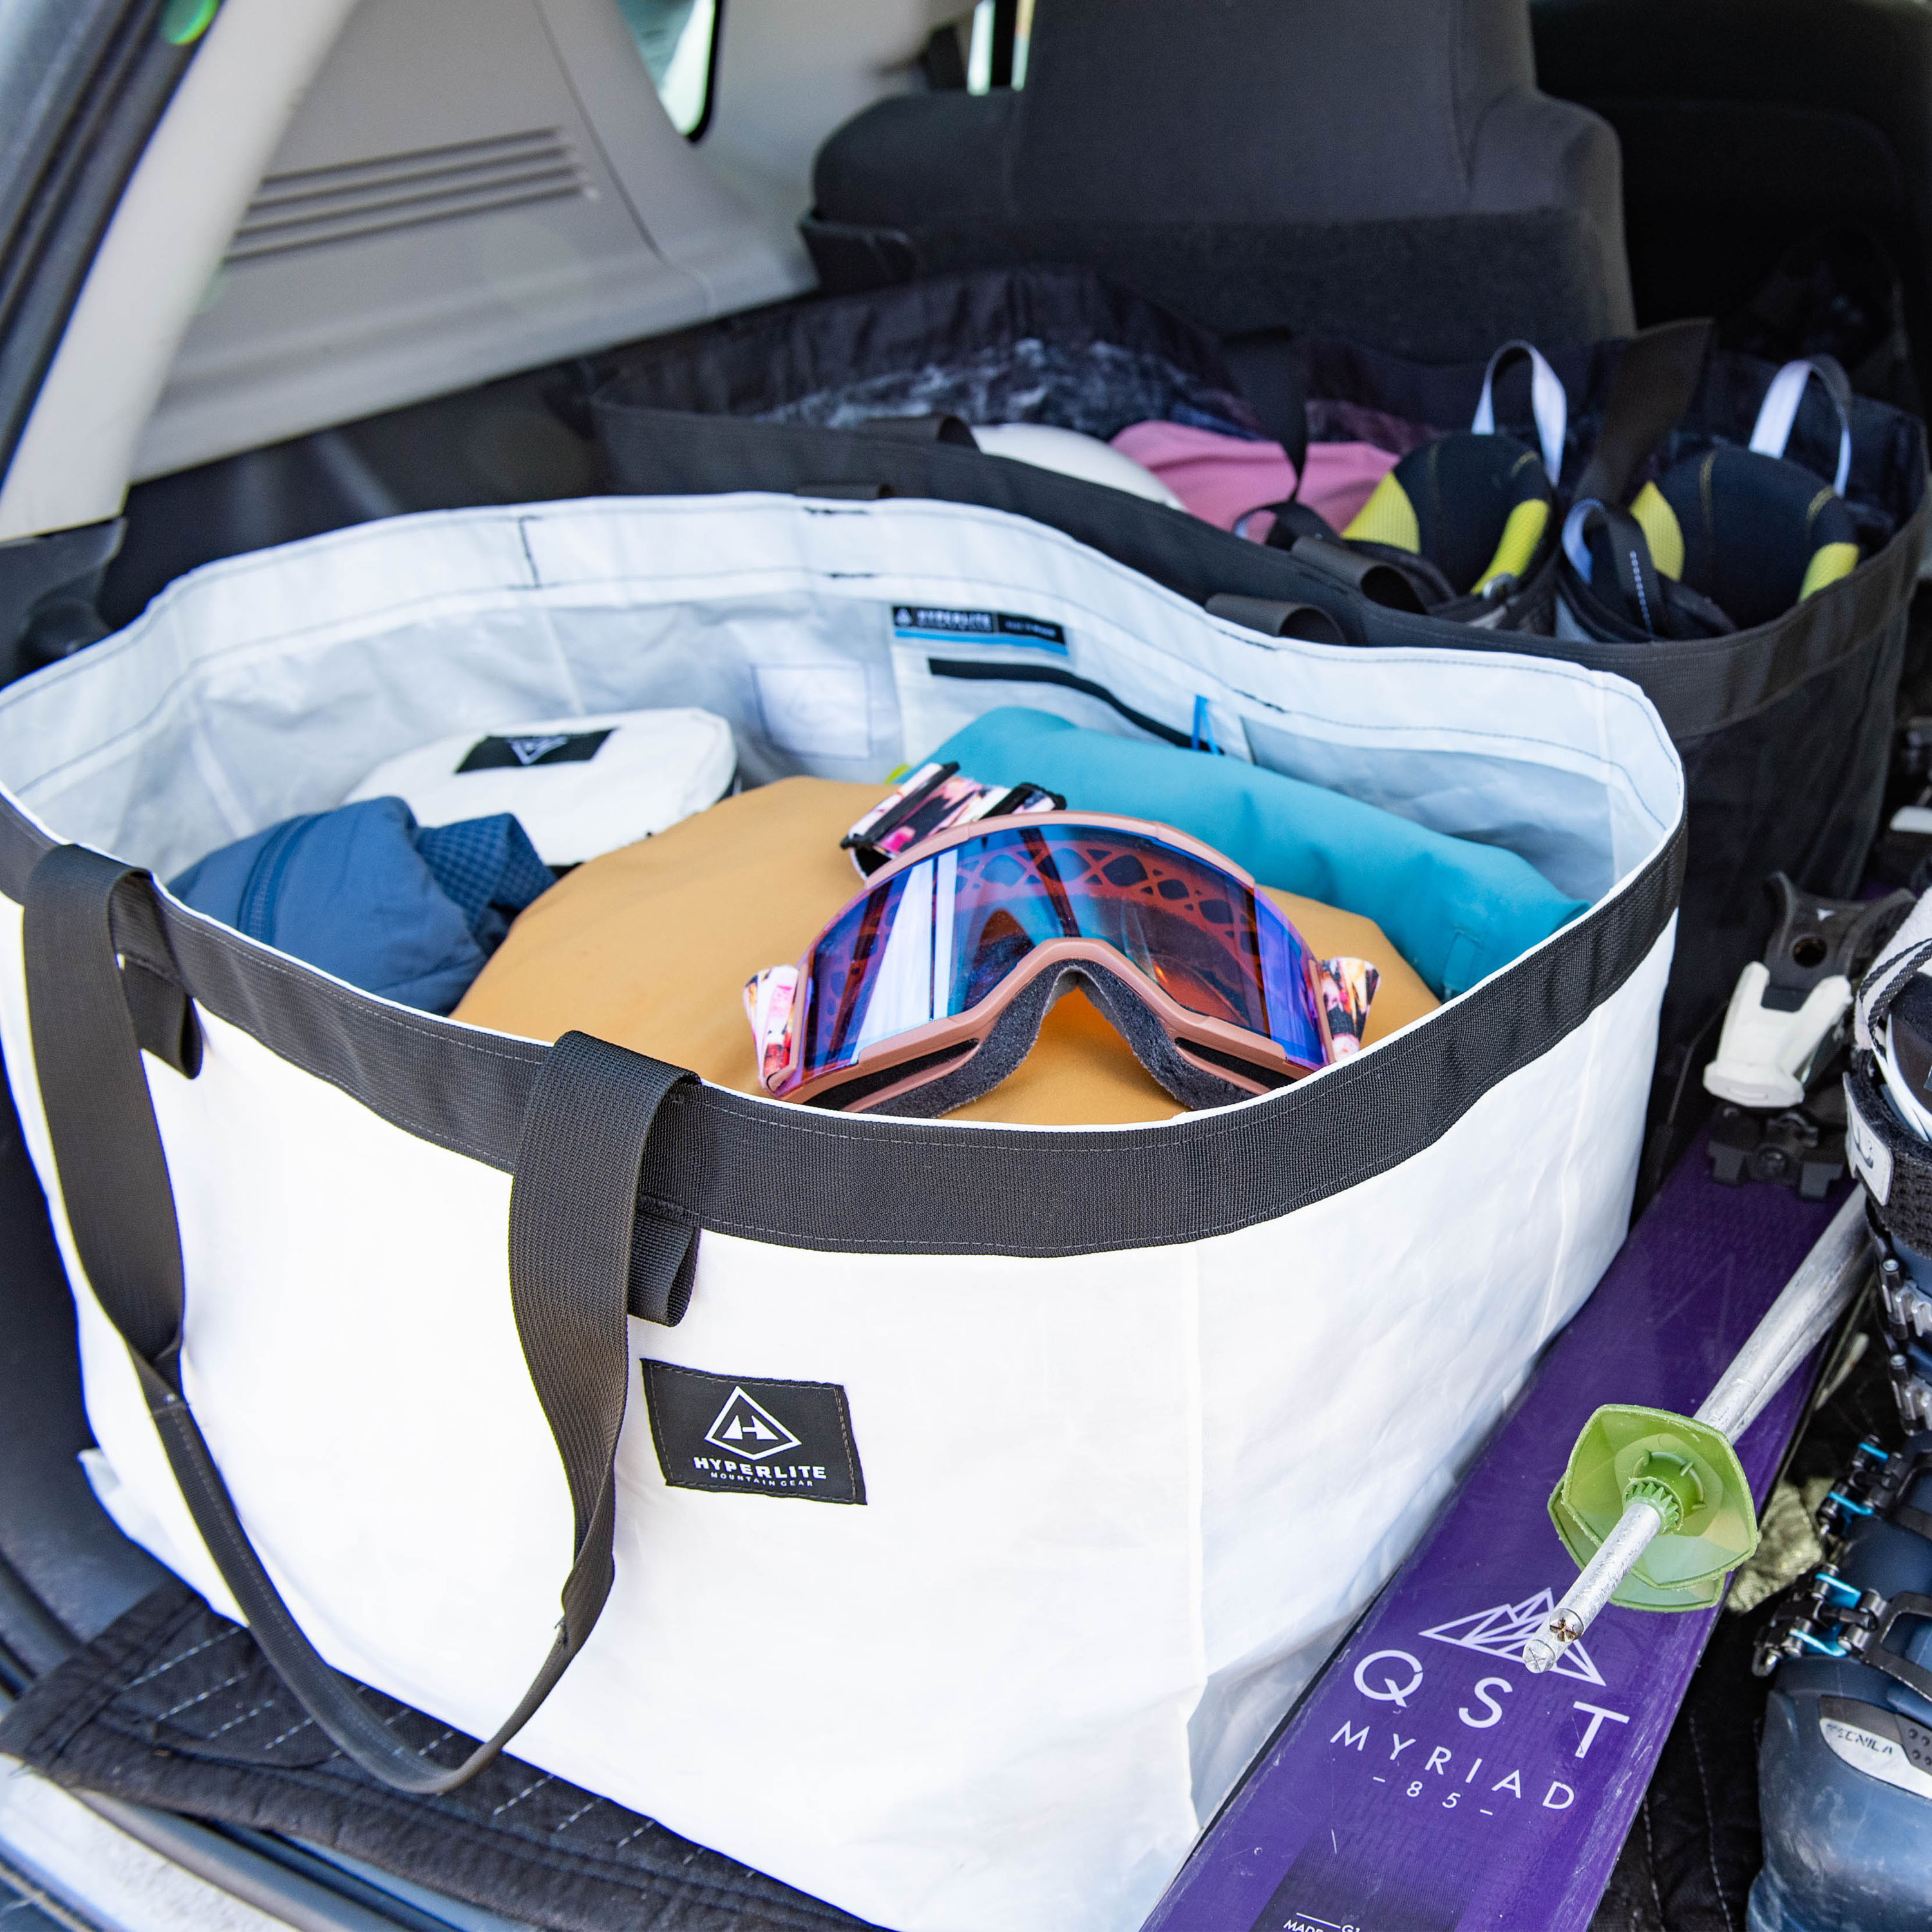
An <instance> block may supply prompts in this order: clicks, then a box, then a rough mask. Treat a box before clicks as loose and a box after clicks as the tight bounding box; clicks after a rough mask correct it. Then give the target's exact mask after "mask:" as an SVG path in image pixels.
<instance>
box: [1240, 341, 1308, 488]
mask: <svg viewBox="0 0 1932 1932" xmlns="http://www.w3.org/2000/svg"><path fill="white" fill-rule="evenodd" d="M1221 353H1222V355H1223V356H1224V357H1225V358H1226V361H1227V364H1228V367H1229V371H1231V372H1232V374H1233V376H1234V378H1235V386H1236V387H1237V388H1238V389H1240V391H1241V395H1242V396H1243V398H1244V399H1245V400H1246V401H1247V404H1248V406H1249V407H1250V408H1251V409H1252V410H1253V411H1254V413H1255V420H1256V422H1258V423H1259V424H1260V425H1261V426H1262V434H1264V435H1265V436H1267V437H1270V438H1271V439H1272V440H1274V441H1275V442H1277V443H1280V445H1281V446H1282V448H1283V449H1285V450H1286V452H1288V460H1289V462H1290V463H1292V464H1293V465H1294V466H1295V487H1294V488H1293V490H1291V491H1290V492H1289V496H1291V498H1292V497H1296V496H1300V495H1301V472H1302V471H1303V469H1304V468H1305V467H1306V466H1307V462H1308V395H1307V389H1306V388H1305V386H1304V383H1303V381H1302V375H1301V359H1300V358H1299V357H1298V355H1297V354H1296V352H1295V342H1294V338H1292V336H1291V335H1289V332H1288V331H1287V330H1286V329H1250V330H1249V331H1248V332H1246V333H1245V334H1244V335H1228V336H1223V338H1222V339H1221Z"/></svg>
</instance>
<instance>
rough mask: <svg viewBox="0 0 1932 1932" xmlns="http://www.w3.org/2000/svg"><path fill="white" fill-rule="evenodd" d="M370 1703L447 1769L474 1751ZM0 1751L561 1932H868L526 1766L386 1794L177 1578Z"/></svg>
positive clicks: (42, 1697)
mask: <svg viewBox="0 0 1932 1932" xmlns="http://www.w3.org/2000/svg"><path fill="white" fill-rule="evenodd" d="M361 1694H362V1697H363V1699H364V1700H365V1702H366V1703H368V1705H369V1706H370V1707H371V1709H374V1710H376V1711H378V1712H380V1713H381V1714H382V1716H383V1719H384V1721H386V1723H389V1724H391V1725H392V1727H394V1728H395V1730H396V1731H397V1732H398V1733H399V1735H401V1736H402V1737H403V1738H404V1739H406V1740H407V1742H409V1743H410V1745H412V1746H413V1747H414V1748H416V1749H417V1750H419V1751H425V1752H426V1753H427V1754H428V1756H430V1757H432V1758H433V1759H434V1760H436V1761H437V1762H438V1763H449V1764H455V1763H460V1761H461V1759H462V1757H463V1754H464V1753H466V1751H469V1749H470V1748H471V1741H470V1740H469V1739H466V1738H463V1737H461V1736H458V1734H457V1733H455V1732H453V1731H451V1730H448V1729H446V1727H443V1725H440V1724H437V1722H436V1721H434V1719H433V1718H426V1717H425V1716H423V1715H422V1714H421V1713H420V1712H416V1711H413V1710H411V1709H409V1708H408V1706H406V1705H403V1704H399V1703H397V1701H396V1700H395V1699H394V1698H393V1697H384V1696H383V1694H381V1693H380V1691H372V1690H371V1689H369V1688H367V1687H366V1686H365V1687H364V1688H363V1689H362V1693H361ZM0 1751H7V1752H10V1753H11V1754H13V1756H14V1757H18V1758H20V1759H21V1760H23V1761H24V1762H25V1763H28V1764H29V1765H31V1766H33V1768H34V1769H35V1770H36V1771H39V1772H44V1773H45V1774H46V1776H48V1777H49V1778H52V1779H53V1780H54V1781H55V1782H56V1783H58V1784H65V1785H71V1786H75V1787H79V1788H80V1789H82V1790H88V1791H97V1792H102V1793H106V1794H107V1795H108V1796H110V1797H114V1798H120V1799H126V1800H127V1801H128V1802H130V1803H133V1804H139V1805H153V1806H155V1807H157V1808H160V1809H162V1810H164V1811H181V1812H187V1813H190V1814H193V1815H194V1816H196V1817H202V1818H208V1819H214V1820H218V1821H220V1823H224V1824H229V1825H242V1826H250V1827H252V1828H253V1829H256V1830H257V1831H265V1832H281V1833H283V1834H284V1835H287V1836H288V1837H290V1838H301V1839H305V1840H307V1841H308V1842H310V1843H312V1844H317V1845H324V1846H328V1847H329V1849H331V1850H333V1851H337V1852H346V1853H347V1854H348V1855H350V1856H351V1857H353V1858H361V1859H363V1860H365V1861H366V1862H368V1864H372V1865H375V1866H377V1867H380V1868H381V1869H382V1870H385V1871H389V1872H394V1873H397V1874H398V1875H399V1876H403V1877H406V1878H408V1879H413V1881H415V1882H416V1883H417V1884H419V1885H428V1886H430V1887H431V1888H433V1889H434V1890H436V1891H441V1892H444V1893H446V1894H449V1896H451V1897H455V1898H461V1899H466V1900H469V1902H470V1903H472V1904H475V1905H479V1906H484V1907H485V1908H486V1909H488V1910H490V1911H492V1912H500V1913H502V1915H505V1917H507V1918H517V1919H524V1920H527V1921H529V1922H530V1923H531V1924H535V1925H540V1926H544V1927H553V1928H555V1932H864V1925H865V1921H863V1920H862V1919H857V1918H853V1917H852V1916H851V1915H850V1913H847V1912H841V1911H840V1910H839V1909H838V1908H837V1907H836V1906H830V1905H826V1904H823V1903H820V1901H819V1900H817V1899H815V1898H810V1897H807V1896H806V1895H805V1894H804V1893H803V1892H799V1891H793V1890H792V1888H790V1886H789V1885H781V1884H779V1883H778V1881H777V1880H776V1879H770V1878H766V1876H764V1875H763V1873H760V1872H756V1871H753V1870H751V1869H750V1868H749V1867H747V1866H745V1865H742V1864H739V1863H737V1862H736V1860H734V1859H731V1858H724V1857H721V1855H719V1854H718V1853H717V1852H712V1851H707V1850H706V1849H704V1848H703V1846H700V1845H694V1844H692V1843H691V1842H690V1841H688V1839H684V1838H679V1837H678V1836H677V1835H676V1833H675V1832H668V1831H667V1830H665V1829H664V1827H663V1826H661V1825H658V1824H655V1823H652V1820H649V1819H648V1818H641V1817H638V1815H637V1814H636V1813H635V1812H634V1811H625V1810H624V1809H623V1808H622V1807H621V1806H620V1805H613V1804H610V1803H609V1802H607V1801H606V1800H604V1799H601V1798H596V1797H593V1796H592V1795H591V1794H590V1793H589V1792H587V1791H580V1790H578V1789H577V1787H576V1786H574V1785H571V1784H564V1783H563V1782H562V1781H561V1780H560V1779H557V1778H548V1777H546V1776H545V1775H544V1774H543V1773H542V1772H539V1771H536V1770H533V1769H532V1768H531V1767H530V1766H529V1765H526V1764H522V1763H518V1762H517V1760H515V1759H514V1758H510V1757H499V1758H498V1759H497V1760H496V1762H495V1763H493V1764H491V1765H490V1766H487V1768H486V1769H484V1770H483V1771H482V1772H479V1773H478V1775H477V1776H476V1777H475V1778H472V1780H471V1781H469V1784H466V1785H464V1786H463V1787H461V1788H460V1790H456V1791H453V1792H451V1793H449V1794H448V1795H447V1796H443V1797H440V1798H405V1797H402V1796H398V1794H397V1793H394V1792H392V1791H389V1790H385V1789H384V1788H383V1787H382V1786H380V1785H379V1784H377V1783H376V1782H375V1781H374V1780H373V1779H372V1778H368V1777H367V1776H365V1775H364V1774H363V1773H362V1772H360V1771H359V1770H357V1769H356V1767H355V1766H353V1764H351V1763H350V1761H349V1760H347V1758H345V1757H344V1756H343V1755H342V1754H341V1752H340V1751H337V1750H335V1748H334V1747H333V1746H332V1745H331V1744H330V1743H329V1740H328V1739H326V1737H324V1736H323V1734H322V1733H321V1732H320V1730H318V1729H317V1727H316V1726H315V1725H314V1724H313V1723H311V1721H309V1720H308V1719H307V1718H305V1717H304V1715H302V1707H301V1706H300V1705H299V1704H298V1703H296V1700H295V1698H294V1697H293V1695H292V1694H290V1691H288V1690H287V1688H285V1687H284V1685H283V1684H282V1682H281V1679H279V1678H278V1677H277V1676H275V1673H274V1671H273V1670H271V1669H270V1668H269V1663H268V1660H267V1659H266V1658H264V1657H263V1655H262V1653H261V1652H260V1651H259V1650H258V1649H257V1648H256V1647H255V1644H254V1640H252V1639H251V1637H249V1635H248V1632H247V1631H245V1630H244V1629H243V1628H242V1627H241V1626H240V1625H238V1624H233V1623H230V1622H229V1621H228V1620H227V1619H226V1618H225V1617H221V1616H217V1615H216V1614H215V1613H214V1611H212V1610H210V1609H209V1608H208V1606H207V1605H206V1604H204V1603H203V1602H202V1601H201V1599H200V1598H199V1597H197V1596H196V1595H195V1594H194V1593H193V1592H192V1591H191V1590H190V1589H188V1588H187V1586H186V1585H185V1584H183V1583H178V1582H175V1580H172V1579H170V1580H169V1581H168V1582H167V1583H164V1584H163V1585H162V1586H160V1588H159V1589H157V1590H155V1591H154V1592H153V1593H152V1594H151V1595H149V1596H147V1597H145V1598H142V1601H140V1602H139V1603H138V1604H136V1605H135V1607H133V1609H132V1610H130V1611H128V1612H127V1614H126V1615H125V1616H123V1617H121V1618H120V1619H118V1621H117V1622H115V1623H113V1624H111V1625H109V1627H108V1628H107V1629H106V1630H105V1631H103V1632H102V1633H101V1635H100V1636H99V1637H96V1638H95V1640H94V1641H93V1642H92V1643H91V1644H89V1646H87V1647H86V1649H84V1650H83V1651H81V1652H79V1653H78V1654H77V1655H75V1656H74V1657H72V1658H69V1659H68V1661H67V1662H66V1663H65V1664H61V1665H60V1666H58V1667H57V1668H56V1669H55V1670H51V1671H49V1673H47V1675H46V1676H44V1677H42V1678H40V1679H38V1680H37V1682H35V1683H34V1685H32V1686H31V1688H29V1689H28V1691H26V1694H24V1695H23V1697H22V1698H21V1699H20V1702H19V1703H17V1704H16V1705H15V1706H13V1709H11V1710H10V1711H9V1712H7V1714H6V1716H5V1720H4V1721H0Z"/></svg>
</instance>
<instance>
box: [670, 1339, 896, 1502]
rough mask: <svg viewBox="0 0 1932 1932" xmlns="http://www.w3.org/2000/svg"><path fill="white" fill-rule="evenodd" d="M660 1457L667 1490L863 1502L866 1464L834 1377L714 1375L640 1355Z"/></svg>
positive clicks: (843, 1395)
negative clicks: (863, 1465)
mask: <svg viewBox="0 0 1932 1932" xmlns="http://www.w3.org/2000/svg"><path fill="white" fill-rule="evenodd" d="M641 1366H642V1367H643V1373H644V1404H645V1406H646V1409H649V1412H650V1418H651V1440H652V1442H653V1443H655V1445H656V1446H657V1452H658V1468H659V1469H661V1470H662V1471H663V1472H664V1481H666V1482H667V1483H668V1484H670V1486H671V1487H672V1488H673V1489H674V1490H736V1492H737V1493H739V1495H741V1496H798V1497H802V1499H805V1501H807V1502H820V1503H862V1502H864V1501H865V1472H863V1471H862V1469H860V1468H859V1451H858V1448H857V1446H856V1445H855V1444H854V1443H853V1440H852V1418H851V1415H850V1412H849V1411H848V1410H847V1408H846V1406H845V1391H844V1390H843V1389H842V1388H840V1387H839V1386H838V1384H837V1383H836V1382H764V1381H761V1380H758V1379H754V1378H753V1377H751V1376H712V1375H706V1374H705V1373H703V1371H701V1370H697V1369H683V1368H679V1367H677V1366H676V1364H673V1363H670V1362H653V1361H648V1360H646V1361H644V1362H643V1364H641Z"/></svg>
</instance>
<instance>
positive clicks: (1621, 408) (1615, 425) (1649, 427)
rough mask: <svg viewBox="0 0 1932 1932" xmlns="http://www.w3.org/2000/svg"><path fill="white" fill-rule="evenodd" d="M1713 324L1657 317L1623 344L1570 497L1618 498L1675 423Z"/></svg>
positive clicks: (1707, 351)
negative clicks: (1593, 445) (1651, 325)
mask: <svg viewBox="0 0 1932 1932" xmlns="http://www.w3.org/2000/svg"><path fill="white" fill-rule="evenodd" d="M1716 333H1717V325H1716V324H1715V323H1712V322H1709V321H1707V320H1702V319H1694V320H1691V321H1688V322H1664V323H1658V325H1657V326H1656V327H1655V328H1654V329H1645V330H1643V332H1641V333H1640V334H1639V335H1633V336H1632V337H1631V339H1630V340H1629V341H1628V342H1627V343H1625V344H1624V352H1623V354H1622V356H1621V357H1620V358H1619V360H1618V362H1617V366H1616V371H1615V373H1614V374H1613V375H1612V376H1611V377H1610V395H1609V397H1608V398H1607V401H1605V403H1604V416H1603V421H1602V422H1601V425H1599V426H1598V431H1597V444H1596V448H1595V449H1594V450H1593V451H1592V452H1591V455H1590V460H1589V462H1588V463H1586V464H1585V465H1584V466H1583V475H1581V476H1580V477H1579V478H1577V488H1576V491H1575V493H1574V501H1576V502H1582V501H1583V499H1585V498H1586V497H1592V496H1594V497H1596V498H1598V499H1599V500H1600V501H1601V502H1606V503H1621V502H1622V501H1623V500H1624V497H1625V494H1626V493H1627V492H1628V490H1629V488H1630V483H1631V478H1632V477H1634V475H1636V474H1637V467H1638V465H1639V464H1640V463H1642V462H1643V460H1644V458H1646V457H1647V456H1648V455H1649V454H1650V452H1652V450H1653V449H1655V448H1656V447H1657V446H1658V444H1659V443H1661V442H1662V441H1663V440H1664V438H1665V437H1667V436H1668V435H1669V434H1670V432H1671V431H1673V429H1675V428H1676V427H1677V425H1678V423H1679V420H1680V419H1682V416H1683V415H1684V413H1685V410H1688V409H1689V408H1690V407H1691V399H1692V398H1694V396H1695V395H1697V386H1698V384H1699V383H1701V382H1702V381H1703V378H1704V365H1705V364H1706V363H1707V362H1709V360H1710V359H1711V345H1712V341H1714V340H1715V336H1716Z"/></svg>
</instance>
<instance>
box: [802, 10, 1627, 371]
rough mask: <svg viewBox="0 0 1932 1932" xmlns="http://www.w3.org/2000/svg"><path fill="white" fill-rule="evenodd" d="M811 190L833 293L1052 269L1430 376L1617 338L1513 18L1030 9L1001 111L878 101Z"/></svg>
mask: <svg viewBox="0 0 1932 1932" xmlns="http://www.w3.org/2000/svg"><path fill="white" fill-rule="evenodd" d="M815 185H816V189H817V209H816V211H815V213H814V216H813V217H811V218H810V219H808V221H807V222H806V223H805V233H806V237H807V239H808V242H810V243H811V246H812V248H813V252H814V257H816V259H817V262H818V266H819V268H820V275H821V277H822V278H823V280H824V281H825V282H826V284H827V285H828V286H829V287H834V288H842V289H846V290H850V289H852V288H854V287H863V286H866V285H868V284H877V283H878V282H880V281H888V280H891V279H895V278H900V279H903V278H910V277H911V276H913V275H926V274H932V273H936V272H943V271H944V270H947V269H958V268H968V267H980V266H1001V265H1004V264H1008V263H1019V262H1030V261H1066V262H1073V263H1080V264H1082V265H1085V266H1092V267H1094V268H1097V269H1100V270H1101V271H1102V272H1104V273H1106V274H1107V275H1111V276H1112V277H1113V278H1115V279H1116V280H1118V281H1123V282H1125V283H1127V284H1128V285H1130V287H1135V288H1136V289H1138V290H1139V291H1141V292H1142V293H1144V294H1146V295H1148V296H1152V297H1153V298H1154V299H1156V300H1157V301H1160V302H1163V303H1165V304H1166V305H1168V306H1169V307H1172V308H1178V309H1179V310H1181V311H1182V312H1183V313H1184V314H1189V315H1191V316H1193V317H1194V318H1195V319H1196V320H1199V321H1200V322H1202V323H1205V324H1207V325H1208V326H1209V327H1211V328H1213V329H1217V330H1220V331H1222V332H1228V333H1236V332H1246V331H1250V330H1254V329H1264V328H1274V327H1281V326H1286V327H1290V328H1293V329H1298V330H1304V331H1309V330H1316V331H1322V332H1334V333H1338V334H1343V335H1350V336H1352V337H1354V338H1356V339H1358V340H1361V341H1367V342H1368V343H1370V344H1373V345H1374V346H1376V347H1382V348H1385V349H1388V350H1394V351H1396V352H1398V353H1405V354H1408V355H1411V356H1419V357H1422V358H1424V359H1441V360H1448V359H1458V358H1472V359H1473V358H1475V357H1477V356H1483V355H1486V354H1487V353H1488V352H1489V351H1490V350H1491V349H1493V347H1495V345H1496V343H1497V342H1498V341H1502V340H1504V339H1506V338H1509V337H1511V336H1515V335H1532V336H1534V337H1535V338H1536V339H1537V340H1538V341H1544V342H1547V343H1552V344H1563V343H1581V342H1584V341H1589V340H1592V339H1595V338H1601V337H1604V336H1607V335H1618V334H1620V333H1622V332H1625V330H1627V329H1628V327H1629V326H1630V323H1631V317H1632V310H1631V299H1630V292H1629V285H1628V270H1627V269H1626V267H1625V260H1624V254H1623V237H1622V200H1621V193H1620V177H1619V161H1618V156H1617V151H1616V138H1615V136H1613V134H1612V133H1610V130H1609V128H1608V127H1607V126H1606V125H1605V124H1604V123H1603V122H1601V121H1598V119H1596V118H1595V116H1594V115H1591V114H1589V113H1588V112H1587V111H1586V110H1582V109H1580V108H1577V107H1572V106H1570V105H1568V104H1561V103H1559V102H1556V101H1551V100H1550V99H1548V98H1546V97H1545V96H1544V95H1541V94H1539V93H1538V92H1537V90H1536V87H1535V74H1534V67H1533V62H1532V54H1531V43H1530V35H1529V17H1528V11H1527V7H1526V0H1357V4H1352V5H1349V7H1346V8H1337V7H1325V6H1322V5H1317V4H1316V0H1221V4H1217V5H1216V6H1214V7H1213V8H1211V9H1206V8H1195V9H1187V10H1181V9H1177V8H1175V7H1173V6H1172V5H1171V4H1163V0H1040V7H1039V10H1038V13H1037V17H1036V20H1035V23H1034V31H1033V38H1032V42H1031V55H1030V58H1029V61H1028V74H1027V81H1026V86H1025V89H1024V90H1023V91H1022V92H1018V93H1013V92H998V93H995V94H992V95H986V96H983V97H974V96H971V95H960V94H950V95H949V94H927V95H912V96H904V97H901V98H898V99H895V100H892V101H885V102H881V103H880V104H877V106H876V107H872V108H870V109H868V110H866V112H865V113H863V114H862V115H859V116H858V117H857V118H856V119H854V120H853V121H848V122H847V124H846V125H845V126H844V127H843V128H841V130H838V133H835V134H834V135H833V136H832V138H831V139H829V141H828V142H826V145H825V146H824V147H823V148H822V149H821V150H820V154H819V158H818V163H817V170H816V178H815Z"/></svg>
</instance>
